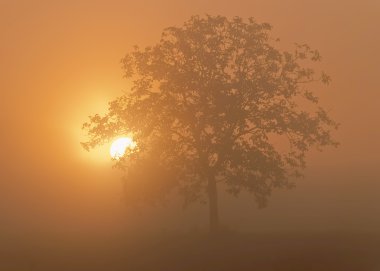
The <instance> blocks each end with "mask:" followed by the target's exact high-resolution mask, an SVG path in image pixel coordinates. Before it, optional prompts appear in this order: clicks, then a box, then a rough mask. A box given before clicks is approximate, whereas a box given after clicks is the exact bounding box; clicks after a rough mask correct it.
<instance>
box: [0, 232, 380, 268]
mask: <svg viewBox="0 0 380 271" xmlns="http://www.w3.org/2000/svg"><path fill="white" fill-rule="evenodd" d="M10 241H11V240H7V242H8V244H7V245H6V242H3V243H2V244H1V251H0V270H4V271H5V270H6V271H12V270H17V271H23V270H41V271H51V270H54V271H61V270H62V271H66V270H67V271H87V270H91V271H97V270H99V271H113V270H115V271H119V270H131V271H135V270H136V271H137V270H138V271H140V270H141V271H144V270H152V271H153V270H157V271H161V270H162V271H171V270H173V271H187V270H189V271H190V270H191V271H195V270H199V271H202V270H216V271H223V270H226V271H227V270H234V271H244V270H258V271H340V270H341V271H351V270H352V271H354V270H355V271H367V270H368V271H376V270H380V235H376V234H363V233H339V232H335V233H333V232H329V233H265V234H239V233H225V234H223V235H221V236H218V237H215V238H210V237H209V236H207V235H206V234H203V233H199V232H193V233H187V234H174V233H161V234H156V235H151V236H147V235H146V236H145V237H144V238H141V237H134V238H132V237H126V236H124V237H123V238H114V239H112V240H111V239H108V240H107V241H100V239H99V240H88V241H86V242H83V241H78V240H76V241H73V240H70V239H69V238H67V237H62V236H61V237H60V238H58V237H57V238H55V239H54V238H53V239H49V240H44V241H38V240H34V241H32V240H29V241H30V242H29V243H28V244H23V243H19V244H18V245H15V244H14V243H10Z"/></svg>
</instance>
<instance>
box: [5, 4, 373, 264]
mask: <svg viewBox="0 0 380 271" xmlns="http://www.w3.org/2000/svg"><path fill="white" fill-rule="evenodd" d="M379 12H380V3H379V2H378V1H376V0H365V1H361V2H359V1H340V0H339V1H325V0H323V1H318V2H316V1H314V2H309V1H301V0H291V1H275V0H270V1H256V0H254V1H207V2H202V1H193V2H191V3H190V2H186V1H144V3H139V2H137V1H91V2H90V1H44V0H41V1H23V0H20V1H8V0H0V22H1V24H0V36H1V43H0V59H1V61H0V71H1V78H0V94H1V95H0V108H1V114H0V122H1V124H2V129H1V132H0V147H1V153H2V155H1V161H0V173H1V175H0V221H1V222H0V243H1V244H0V247H1V250H0V269H1V270H2V269H4V270H53V269H54V270H73V268H74V269H75V270H91V267H89V266H91V264H89V263H88V262H91V261H90V260H89V258H91V257H94V255H102V256H103V257H104V259H105V260H104V261H107V260H106V259H108V261H111V260H110V259H112V257H111V256H110V255H108V254H107V253H108V252H106V251H107V249H108V248H109V247H110V244H111V243H114V242H115V240H121V239H123V238H125V239H127V241H126V242H125V243H128V242H132V241H130V239H131V238H130V239H128V238H129V237H128V236H134V237H136V236H137V235H139V234H140V235H144V237H145V238H147V236H149V234H152V235H154V234H153V233H154V232H166V233H169V235H170V233H171V232H173V231H174V232H187V231H189V230H194V231H198V230H199V231H201V232H203V231H204V230H205V229H207V227H208V226H207V225H208V218H207V215H208V211H207V208H206V205H198V204H195V205H192V206H189V208H187V209H182V204H183V201H182V199H181V198H180V197H178V199H177V198H176V199H174V202H175V203H170V204H167V205H166V206H163V207H160V206H159V207H152V208H146V209H145V208H143V209H139V210H137V211H136V210H135V211H133V210H130V209H127V208H125V193H124V192H123V191H124V190H125V189H127V188H128V187H127V186H124V185H123V182H122V180H121V177H122V175H123V174H122V172H121V171H118V170H116V169H112V165H113V164H114V161H112V158H111V156H114V155H116V156H115V157H117V156H118V155H119V154H122V153H123V149H124V150H125V146H121V147H120V146H119V147H120V149H119V147H118V148H117V150H114V152H113V153H114V155H112V154H111V156H110V151H111V144H112V140H110V141H108V142H105V144H104V145H102V146H100V147H97V148H95V149H93V150H91V151H90V152H86V151H85V150H84V149H83V148H82V147H81V145H80V142H84V141H86V134H85V132H84V131H82V130H81V126H82V124H83V123H84V122H86V121H87V120H88V116H89V115H94V114H97V113H99V114H100V115H103V114H105V113H106V112H107V108H108V102H109V101H112V100H114V99H115V98H116V97H118V96H120V95H122V94H123V93H125V92H126V91H129V89H130V88H131V84H130V83H129V82H128V81H127V80H126V79H125V78H123V75H124V74H123V70H122V66H121V63H120V60H121V59H122V58H123V57H124V56H125V54H126V53H128V52H130V51H132V50H133V46H134V45H139V46H141V47H142V48H144V47H145V46H148V45H153V44H155V43H156V42H157V41H159V39H160V34H161V33H162V30H163V29H164V28H165V27H168V26H181V25H182V24H183V22H184V21H186V20H188V19H189V18H190V17H191V16H192V15H196V14H199V15H201V16H203V15H205V14H211V15H223V16H227V17H230V18H231V17H233V16H240V17H242V18H249V17H254V18H255V19H256V20H257V21H258V22H260V23H262V22H268V23H270V24H271V25H272V26H273V30H272V32H271V33H272V35H273V36H274V37H279V38H280V43H279V46H281V49H284V50H290V49H291V48H293V44H294V43H295V42H296V43H299V44H303V43H307V44H309V45H310V46H311V47H312V48H316V49H318V50H319V52H320V53H321V55H322V61H321V62H320V63H318V67H319V68H320V69H322V70H324V71H326V72H327V73H328V74H329V75H330V76H331V78H332V81H331V83H330V84H329V85H328V86H326V87H323V88H322V89H321V90H320V91H319V92H318V94H319V95H318V96H319V97H320V103H321V105H323V107H324V108H325V109H326V111H327V112H328V113H329V115H330V116H331V117H332V118H333V119H334V120H336V121H337V122H338V123H340V127H339V129H338V130H337V131H336V132H334V133H333V135H334V137H335V139H336V140H337V141H338V142H339V143H340V146H339V147H338V148H333V147H330V148H325V149H324V150H323V152H318V151H316V150H312V151H311V152H310V153H308V155H307V159H306V160H307V168H306V170H305V171H304V175H305V176H304V178H302V179H299V180H297V181H296V187H295V188H294V189H291V190H275V191H274V192H273V193H272V195H271V197H270V198H269V201H268V206H267V207H266V208H264V209H260V210H259V209H258V208H257V206H256V205H255V203H254V200H253V198H252V197H250V196H249V195H246V194H243V195H241V196H240V197H239V198H237V199H235V198H233V197H231V196H228V195H227V194H223V193H222V194H220V195H219V205H220V213H221V222H222V224H223V225H225V226H226V227H228V228H230V229H231V230H233V231H240V232H251V233H252V232H253V233H254V234H256V235H257V236H259V237H257V238H256V237H252V236H251V235H249V237H247V238H246V239H250V238H252V239H254V240H253V241H252V242H253V243H255V244H257V243H260V242H262V243H267V244H269V245H268V246H269V248H265V249H264V250H263V251H262V252H261V253H262V254H263V255H262V257H264V258H265V257H266V256H265V255H267V254H271V253H272V252H273V251H272V250H271V244H273V246H276V241H273V240H276V239H279V240H282V241H279V242H280V245H279V247H280V248H279V250H281V248H282V246H285V247H286V248H287V249H285V250H289V251H295V252H294V255H295V256H294V255H291V256H289V255H288V254H286V255H285V256H283V258H281V253H279V252H278V251H276V252H273V253H274V255H280V256H279V258H281V259H283V262H282V263H283V264H284V266H286V264H287V263H288V265H289V266H291V263H290V262H291V261H290V260H289V261H288V262H287V261H286V259H288V258H286V257H288V256H289V257H293V256H294V257H295V258H297V257H298V258H297V259H300V261H301V262H302V259H304V260H305V261H306V263H307V262H308V261H312V258H313V257H311V256H309V254H307V253H308V252H310V251H312V252H313V253H317V252H318V251H319V250H318V249H319V248H320V247H324V246H325V245H326V246H329V247H331V246H333V247H334V246H335V247H344V248H346V249H347V250H349V253H351V252H352V251H358V253H359V252H360V253H362V252H363V250H364V248H368V247H369V248H371V244H372V243H371V242H369V241H368V242H367V239H365V238H364V237H362V235H361V234H364V233H365V234H372V235H373V236H376V234H377V233H378V229H379V228H380V218H379V216H378V213H379V210H380V207H379V206H380V196H379V195H380V185H379V180H380V171H379V166H378V165H379V157H378V156H379V153H380V144H379V141H378V139H379V138H380V126H379V125H378V122H379V121H378V119H379V106H380V102H379V101H380V94H379V91H378V90H379V86H380V84H379V82H378V78H377V77H378V72H379V70H380V54H379V48H380V37H379V35H377V32H378V29H377V28H378V25H379V24H380V18H379V16H378V14H379ZM128 132H133V131H128ZM122 136H124V134H119V135H117V136H116V137H114V138H113V139H117V138H119V137H122ZM126 136H128V135H126ZM127 141H129V140H127ZM124 143H125V142H124ZM136 144H137V146H138V142H137V143H136ZM122 145H123V144H122ZM153 166H154V165H152V167H153ZM289 232H291V234H293V235H291V239H292V240H293V239H294V240H301V241H300V242H304V243H305V242H306V243H308V244H310V247H308V249H306V252H305V254H307V255H300V253H299V251H302V250H303V249H302V246H301V245H299V244H298V243H297V242H296V241H294V242H293V243H292V242H290V243H286V242H285V241H284V239H286V238H288V237H286V236H289V235H287V234H289ZM313 234H314V236H318V238H316V239H317V241H316V239H313V238H310V235H311V236H313ZM345 234H346V235H345ZM354 234H356V235H355V238H356V239H355V238H354V239H355V240H354V241H352V242H351V241H350V240H351V239H348V238H347V236H351V237H352V236H353V235H354ZM372 235H371V236H372ZM121 236H123V237H122V238H121ZM126 236H127V237H126ZM274 236H277V237H274ZM284 236H285V237H284ZM152 238H153V239H154V238H157V237H152ZM183 238H185V239H186V237H183ZM196 238H200V237H199V236H197V237H196ZM196 238H195V239H196ZM239 238H240V237H239ZM289 238H290V237H289ZM297 238H298V239H297ZM302 238H304V239H302ZM352 238H353V237H352ZM371 238H372V237H371ZM148 239H149V238H148ZM179 239H180V238H179ZM341 239H344V240H346V241H344V242H343V241H339V240H341ZM369 239H370V238H369ZM372 239H373V240H375V239H374V238H372ZM154 240H156V239H154ZM302 240H303V241H302ZM305 240H306V241H305ZM310 240H311V241H310ZM318 240H319V241H318ZM336 240H338V241H336ZM147 242H148V241H147ZM181 242H182V243H181V245H179V246H180V247H181V249H183V247H187V246H189V245H186V244H188V243H187V242H188V241H186V240H182V241H181ZM318 242H319V243H318ZM329 242H331V243H329ZM334 242H335V243H334ZM339 242H341V243H339ZM366 242H367V243H366ZM120 243H122V242H120ZM297 244H298V245H297ZM331 244H332V245H331ZM235 245H236V246H237V247H239V244H235ZM120 246H122V245H120ZM156 246H158V245H156ZM299 246H301V248H300V247H299ZM314 246H315V247H314ZM91 247H92V248H93V250H92V251H91V249H89V248H91ZM99 247H100V248H99ZM97 248H99V249H97ZM50 249H51V251H53V252H51V254H50V256H49V255H48V251H49V250H50ZM128 249H130V248H128ZM128 249H126V250H128ZM240 249H243V248H240ZM63 250H68V251H69V252H68V253H67V255H68V256H67V257H69V258H70V259H71V262H72V266H70V263H68V262H70V261H68V262H66V263H65V264H61V266H57V263H58V262H63V260H62V259H64V258H65V256H62V255H63V254H64V253H63V252H62V251H63ZM83 250H86V253H83V254H81V253H82V252H83ZM194 250H195V249H194ZM337 250H338V249H337ZM81 251H82V252H81ZM118 251H120V250H118ZM180 251H182V250H180ZM343 251H344V252H343V253H345V250H343ZM312 252H310V255H314V254H313V253H312ZM45 253H46V255H45ZM118 253H119V252H118ZM133 253H137V252H133ZM133 253H132V252H125V253H121V252H120V255H124V254H128V255H132V254H133ZM149 253H152V252H149ZM162 253H164V252H162ZM178 253H179V252H178ZM205 253H206V252H205ZM250 253H251V252H250ZM250 253H248V254H250ZM266 253H267V254H266ZM276 253H279V254H276ZM289 253H291V252H289ZM337 253H340V251H337ZM206 254H207V253H206ZM243 254H244V253H243ZM133 255H134V254H133ZM160 255H161V254H160ZM315 255H319V254H315ZM343 255H346V254H343ZM347 255H349V256H344V258H345V259H346V258H349V259H353V258H354V259H356V258H355V255H357V254H347ZM358 255H359V254H358ZM371 255H372V256H373V255H375V252H373V251H372V250H371V251H369V252H367V253H365V252H364V253H363V254H360V255H359V256H357V259H358V260H353V262H354V264H353V265H352V266H353V267H352V268H354V267H355V264H363V265H362V266H361V268H359V269H349V268H350V267H347V266H345V269H342V265H343V264H342V265H339V264H335V265H334V259H333V260H331V261H330V262H332V263H331V266H335V269H331V270H376V269H375V268H379V264H377V265H376V264H375V263H372V262H371V260H370V259H372V258H371V257H372V256H371ZM376 255H377V254H376ZM161 256H162V255H161ZM322 256H323V255H322ZM322 256H321V257H322ZM86 257H87V258H86ZM97 257H98V259H100V258H101V257H100V258H99V256H97ZM118 257H120V258H123V257H122V256H118ZM129 257H131V256H129ZM157 257H158V256H157ZM197 257H198V258H199V257H201V256H199V255H198V256H197ZM316 257H317V256H316ZM162 258H163V259H165V256H162ZM269 258H270V257H269ZM337 258H339V257H338V256H337ZM359 258H360V259H359ZM367 258H368V261H367ZM373 258H376V256H373ZM102 259H103V258H102ZM136 259H138V257H136ZM99 261H100V260H99ZM113 261H114V262H117V260H114V259H113ZM156 261H157V262H159V260H157V259H156ZM279 261H280V260H279ZM339 261H341V262H340V263H342V262H345V260H341V259H336V262H339ZM366 261H367V262H366ZM196 262H197V261H196ZM284 262H285V263H284ZM79 263H80V264H83V266H82V267H78V266H79ZM86 264H87V265H86ZM178 264H179V265H180V263H178ZM256 264H257V266H260V264H261V263H256ZM157 265H159V263H157ZM3 266H4V267H3ZM132 266H133V265H132ZM199 266H200V267H199V269H200V268H201V266H202V261H200V262H199ZM294 266H297V265H294ZM305 266H308V265H307V264H306V265H305ZM309 266H310V265H309ZM97 267H98V268H99V270H138V269H133V268H132V267H131V268H132V269H125V268H123V269H122V268H121V267H120V266H116V267H113V268H111V269H107V268H106V267H102V265H101V264H98V265H97ZM119 267H120V268H119ZM60 268H61V269H60ZM86 268H87V269H86ZM117 268H119V269H117ZM144 268H146V269H149V265H148V266H145V267H144ZM262 268H268V270H288V269H286V267H284V268H282V269H281V268H280V267H276V264H275V263H273V265H271V267H268V266H265V264H264V265H263V267H262ZM270 268H272V269H270ZM276 268H277V269H276ZM295 268H296V267H295ZM295 268H293V269H292V270H297V269H295ZM305 268H306V267H305ZM320 268H321V269H318V270H322V269H323V270H328V268H327V267H326V266H324V267H323V266H322V267H320ZM339 268H341V269H339ZM370 268H372V269H370ZM140 269H141V270H142V269H143V267H141V268H140ZM241 269H242V270H243V267H241ZM307 269H308V268H306V269H302V268H300V269H298V270H307ZM151 270H155V269H154V268H153V269H151ZM173 270H176V269H173ZM177 270H178V269H177ZM261 270H262V269H261ZM310 270H311V269H310Z"/></svg>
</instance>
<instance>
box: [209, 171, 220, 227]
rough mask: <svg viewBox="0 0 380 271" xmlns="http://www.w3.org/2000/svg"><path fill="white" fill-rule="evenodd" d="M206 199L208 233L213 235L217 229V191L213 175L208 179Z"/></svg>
mask: <svg viewBox="0 0 380 271" xmlns="http://www.w3.org/2000/svg"><path fill="white" fill-rule="evenodd" d="M208 199H209V211H210V214H209V215H210V217H209V218H210V233H212V234H214V233H216V232H217V231H218V229H219V213H218V191H217V189H216V180H215V176H214V175H210V176H209V177H208Z"/></svg>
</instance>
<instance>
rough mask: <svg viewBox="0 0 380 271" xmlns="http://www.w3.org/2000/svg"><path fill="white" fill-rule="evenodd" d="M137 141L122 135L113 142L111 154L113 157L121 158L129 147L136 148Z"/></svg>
mask: <svg viewBox="0 0 380 271" xmlns="http://www.w3.org/2000/svg"><path fill="white" fill-rule="evenodd" d="M135 147H136V143H135V142H134V141H133V139H132V138H130V137H120V138H118V139H116V140H115V141H113V142H112V144H111V148H110V155H111V157H112V158H113V159H120V158H121V157H123V156H124V154H125V151H126V150H127V149H134V148H135Z"/></svg>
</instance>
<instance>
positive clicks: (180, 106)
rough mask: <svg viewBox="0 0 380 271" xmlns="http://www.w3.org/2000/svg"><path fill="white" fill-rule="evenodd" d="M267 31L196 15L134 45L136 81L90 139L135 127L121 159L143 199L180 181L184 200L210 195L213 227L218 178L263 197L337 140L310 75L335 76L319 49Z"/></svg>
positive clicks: (131, 73) (91, 126) (90, 127)
mask: <svg viewBox="0 0 380 271" xmlns="http://www.w3.org/2000/svg"><path fill="white" fill-rule="evenodd" d="M270 30H271V26H270V25H269V24H266V23H262V24H260V23H257V22H255V20H254V19H253V18H250V19H249V20H248V21H244V20H243V19H241V18H239V17H234V18H232V19H228V18H226V17H222V16H206V17H199V16H194V17H192V18H191V19H190V20H188V21H187V22H185V23H184V25H183V26H182V27H169V28H167V29H165V30H164V31H163V33H162V37H161V40H160V41H159V42H158V43H157V44H156V45H154V46H151V47H146V48H145V49H140V48H139V47H135V48H134V50H133V51H132V52H131V53H129V54H127V55H126V56H125V57H124V58H123V59H122V65H123V69H124V71H125V77H127V78H129V79H131V81H132V88H131V90H130V91H128V92H126V93H125V94H124V95H122V96H121V97H119V98H117V99H115V100H114V101H112V102H110V104H109V111H108V113H107V114H106V115H104V116H99V115H94V116H92V117H90V120H89V122H87V123H85V124H84V129H85V130H86V131H87V134H88V141H87V142H85V143H83V146H84V147H85V148H86V149H90V148H92V147H94V146H96V145H98V144H103V143H104V142H105V141H107V140H109V139H110V138H112V137H114V136H116V135H121V134H125V133H133V137H134V140H135V141H136V142H137V146H138V147H137V148H136V149H134V150H133V151H130V153H129V154H128V155H126V156H125V157H123V158H122V159H120V160H118V161H116V165H117V166H118V167H119V168H122V169H128V171H126V174H127V177H126V180H127V179H131V178H133V176H134V177H135V178H137V179H139V181H138V182H137V181H136V182H129V183H128V184H131V183H133V184H134V185H135V187H133V185H131V186H130V187H129V188H130V190H129V189H127V190H129V191H134V192H131V195H132V194H133V195H134V198H135V199H136V200H144V201H145V200H149V201H154V200H155V199H156V196H163V195H165V194H166V192H169V191H171V190H172V189H174V188H176V189H178V191H180V193H181V194H183V195H184V198H185V203H190V202H192V201H196V200H201V201H202V200H205V199H207V201H208V203H209V217H210V230H211V231H212V232H214V231H216V230H217V229H218V223H219V218H218V201H217V183H223V187H224V188H226V190H227V191H228V192H230V193H232V194H234V195H237V194H238V193H239V192H240V191H242V190H247V191H249V192H251V193H252V194H253V195H254V198H255V199H256V201H257V203H258V204H259V206H264V205H265V204H266V202H267V198H268V196H269V195H270V193H271V191H272V189H273V188H289V187H292V186H293V185H294V183H293V180H294V179H295V177H299V176H301V170H302V169H303V168H304V167H305V154H306V153H307V151H308V150H309V149H310V148H311V147H317V148H321V147H324V146H327V145H336V144H337V143H336V142H335V141H334V140H333V139H332V136H331V132H332V130H334V129H336V128H337V124H336V123H335V122H334V121H333V120H332V119H330V118H329V116H328V114H327V113H326V111H325V110H324V109H322V108H321V107H319V105H318V98H317V96H315V94H313V91H311V89H315V88H316V87H315V84H310V83H313V82H321V83H324V84H328V83H329V81H330V78H329V77H328V76H327V75H326V74H324V73H321V74H320V75H317V73H316V72H315V71H314V69H312V68H310V67H309V66H306V65H307V63H313V62H317V61H319V60H321V57H320V54H319V53H318V51H316V50H312V49H311V48H310V47H309V46H307V45H298V44H296V45H295V49H294V51H293V52H288V51H281V50H279V49H276V47H275V46H274V45H275V44H276V41H275V40H273V39H272V38H271V36H270V35H269V34H270ZM148 165H149V166H148ZM152 165H153V166H152ZM148 167H149V170H147V168H148ZM144 172H145V173H146V172H149V173H150V174H144ZM151 172H154V173H153V174H152V173H151ZM147 175H148V176H147ZM143 176H145V177H143ZM162 176H165V177H162ZM137 187H139V188H137ZM134 189H139V191H138V193H137V192H136V191H135V190H134Z"/></svg>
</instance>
